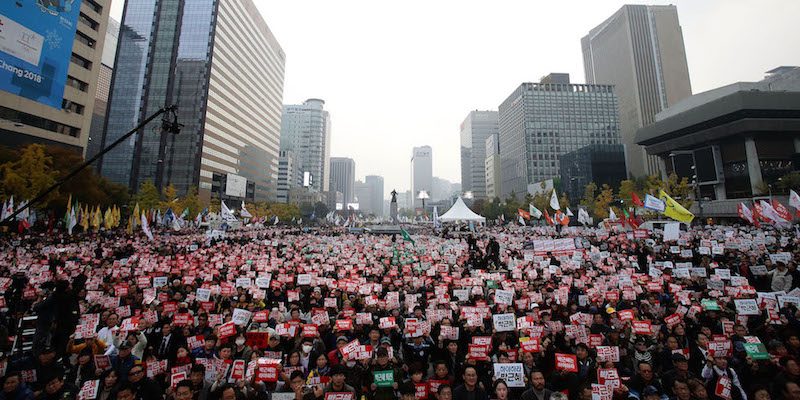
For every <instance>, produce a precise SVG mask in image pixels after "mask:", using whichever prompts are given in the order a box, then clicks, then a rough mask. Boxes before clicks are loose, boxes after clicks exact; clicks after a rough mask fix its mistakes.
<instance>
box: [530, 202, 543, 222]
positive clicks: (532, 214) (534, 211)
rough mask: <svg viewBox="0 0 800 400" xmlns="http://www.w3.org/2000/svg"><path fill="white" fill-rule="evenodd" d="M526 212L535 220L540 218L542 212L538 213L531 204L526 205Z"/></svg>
mask: <svg viewBox="0 0 800 400" xmlns="http://www.w3.org/2000/svg"><path fill="white" fill-rule="evenodd" d="M528 212H529V213H530V214H531V217H534V218H536V219H539V218H542V212H541V211H539V209H538V208H536V207H534V206H533V203H531V204H529V205H528Z"/></svg>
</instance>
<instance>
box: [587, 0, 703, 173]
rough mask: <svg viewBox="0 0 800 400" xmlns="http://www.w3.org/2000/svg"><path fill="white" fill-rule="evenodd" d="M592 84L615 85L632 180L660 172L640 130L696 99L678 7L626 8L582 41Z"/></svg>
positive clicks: (627, 6)
mask: <svg viewBox="0 0 800 400" xmlns="http://www.w3.org/2000/svg"><path fill="white" fill-rule="evenodd" d="M581 47H582V48H583V64H584V71H585V73H586V83H590V84H612V85H615V86H616V94H617V98H618V99H619V115H620V129H621V134H622V143H623V144H624V145H625V151H626V163H627V168H628V172H629V175H632V176H641V175H645V174H647V175H652V174H657V173H658V172H659V162H658V158H657V157H654V156H647V154H646V153H645V152H644V149H643V148H642V147H641V146H639V145H637V144H636V142H635V136H636V131H637V130H638V129H639V128H641V127H643V126H647V125H650V124H652V123H653V122H655V116H656V114H657V113H659V112H660V111H661V110H663V109H665V108H667V107H670V106H671V105H673V104H675V103H677V102H678V101H680V100H681V99H684V98H686V97H688V96H690V95H691V94H692V87H691V84H690V81H689V67H688V66H687V63H686V49H685V48H684V44H683V32H682V30H681V26H680V23H679V21H678V9H677V8H676V7H675V6H673V5H667V6H646V5H625V6H623V7H622V8H621V9H620V10H619V11H617V12H616V13H615V14H614V15H612V16H611V17H610V18H608V19H607V20H605V21H604V22H603V23H602V24H600V25H598V26H597V27H595V28H594V29H592V30H591V31H589V34H588V35H587V36H585V37H583V38H582V39H581Z"/></svg>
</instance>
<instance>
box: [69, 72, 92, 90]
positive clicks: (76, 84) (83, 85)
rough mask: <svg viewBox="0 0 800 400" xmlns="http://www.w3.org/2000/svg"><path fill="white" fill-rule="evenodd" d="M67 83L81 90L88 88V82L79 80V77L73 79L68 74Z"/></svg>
mask: <svg viewBox="0 0 800 400" xmlns="http://www.w3.org/2000/svg"><path fill="white" fill-rule="evenodd" d="M67 85H69V86H72V87H74V88H75V89H78V90H80V91H81V92H85V91H87V90H89V84H88V83H86V82H84V81H81V80H79V79H75V78H73V77H71V76H69V75H67Z"/></svg>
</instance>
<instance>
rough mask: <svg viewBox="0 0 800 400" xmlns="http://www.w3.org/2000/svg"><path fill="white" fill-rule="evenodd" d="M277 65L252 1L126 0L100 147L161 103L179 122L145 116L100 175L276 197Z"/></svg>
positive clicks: (278, 52)
mask: <svg viewBox="0 0 800 400" xmlns="http://www.w3.org/2000/svg"><path fill="white" fill-rule="evenodd" d="M212 56H213V57H212ZM284 63H285V55H284V53H283V50H282V49H281V46H280V44H278V41H277V40H276V39H275V37H274V36H273V35H272V32H271V31H270V30H269V27H268V26H267V24H266V23H265V22H264V19H263V18H262V17H261V14H260V13H259V12H258V10H257V9H256V7H255V5H254V4H253V1H252V0H162V1H159V2H154V1H153V0H128V1H127V2H126V6H125V11H124V13H123V20H122V29H121V31H120V37H119V44H118V47H117V61H116V68H115V70H114V75H113V78H112V84H111V86H112V90H111V94H110V99H109V102H110V106H109V111H108V118H107V120H106V126H105V129H104V131H105V135H104V143H106V144H108V143H111V142H113V141H114V140H116V139H117V138H119V137H120V136H122V135H123V134H125V133H126V132H127V131H128V130H130V129H131V128H133V127H134V126H136V125H137V124H138V123H139V122H140V121H142V120H143V119H145V118H146V117H148V116H149V115H151V114H153V113H154V112H155V111H156V110H158V109H159V108H161V107H164V106H165V105H171V104H177V105H178V107H179V108H178V116H179V118H178V122H179V123H181V124H183V127H182V129H181V132H180V134H178V135H174V134H169V133H166V132H162V131H161V130H160V129H159V128H160V125H161V121H160V120H158V119H157V120H155V121H152V122H150V123H149V124H147V125H146V126H145V127H144V128H142V129H141V130H139V131H138V132H137V133H136V134H135V135H134V136H133V137H131V138H130V139H129V140H127V141H126V142H124V143H122V144H121V145H120V146H119V147H118V148H117V149H115V150H114V151H112V152H110V153H108V154H107V155H106V156H105V157H104V158H103V163H102V169H101V173H102V174H103V175H104V176H106V177H108V178H110V179H111V180H113V181H116V182H120V183H125V184H129V185H130V186H131V187H132V188H133V189H134V190H136V189H137V188H138V187H139V185H140V184H141V183H143V182H145V181H152V182H153V183H154V184H156V186H157V187H163V186H166V185H169V184H172V185H174V187H175V188H176V189H177V190H178V193H181V194H182V193H186V191H187V190H188V189H189V188H190V187H191V186H195V185H197V186H198V187H199V195H200V198H201V200H208V199H209V198H210V197H215V198H221V199H233V200H248V201H261V200H275V199H276V198H277V177H278V149H279V145H280V124H281V122H280V121H281V106H282V104H283V76H284Z"/></svg>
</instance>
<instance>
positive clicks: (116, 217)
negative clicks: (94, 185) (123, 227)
mask: <svg viewBox="0 0 800 400" xmlns="http://www.w3.org/2000/svg"><path fill="white" fill-rule="evenodd" d="M113 212H114V227H115V228H116V227H118V226H119V222H120V218H121V217H120V215H119V207H117V205H116V204H115V205H114V209H113Z"/></svg>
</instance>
